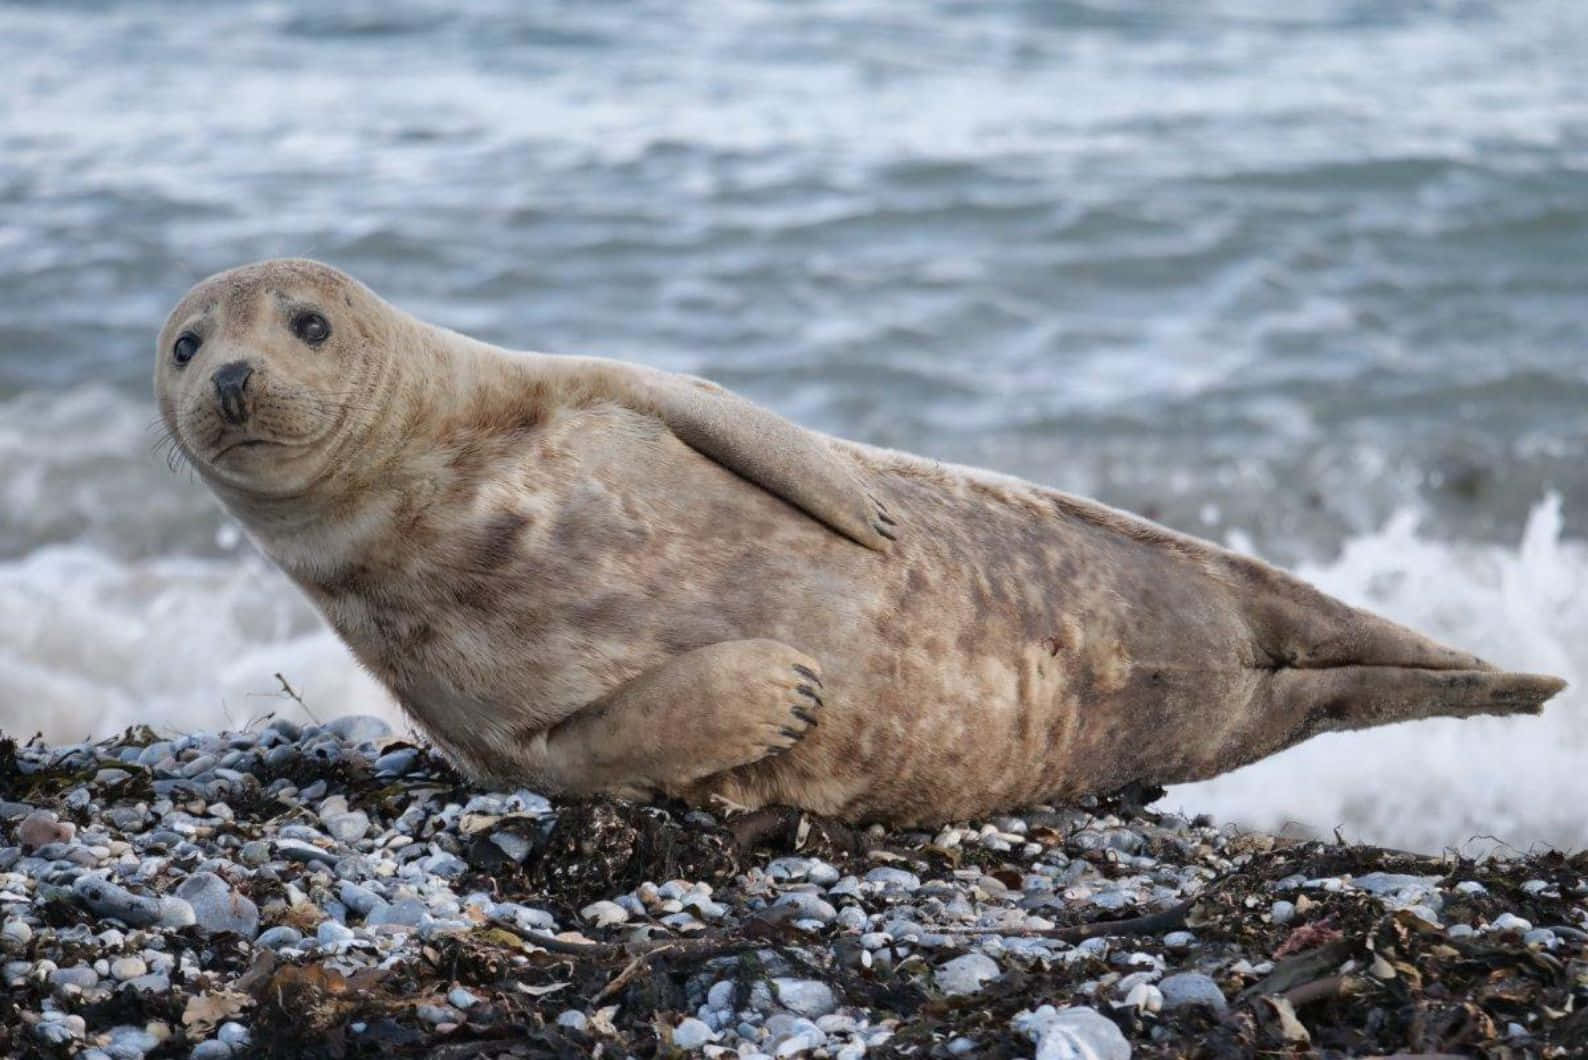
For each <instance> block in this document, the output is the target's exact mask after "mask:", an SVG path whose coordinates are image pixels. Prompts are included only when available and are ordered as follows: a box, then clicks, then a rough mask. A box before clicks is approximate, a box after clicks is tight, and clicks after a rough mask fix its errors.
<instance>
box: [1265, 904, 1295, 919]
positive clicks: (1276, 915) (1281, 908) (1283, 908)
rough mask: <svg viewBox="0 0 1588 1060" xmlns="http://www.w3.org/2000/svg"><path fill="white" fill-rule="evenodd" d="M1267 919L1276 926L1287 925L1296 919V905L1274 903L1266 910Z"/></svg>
mask: <svg viewBox="0 0 1588 1060" xmlns="http://www.w3.org/2000/svg"><path fill="white" fill-rule="evenodd" d="M1268 918H1269V919H1270V920H1272V921H1273V922H1274V923H1276V924H1288V923H1290V922H1291V921H1292V920H1294V919H1295V918H1296V903H1295V902H1285V901H1279V902H1275V903H1274V904H1273V906H1272V907H1270V908H1269V910H1268Z"/></svg>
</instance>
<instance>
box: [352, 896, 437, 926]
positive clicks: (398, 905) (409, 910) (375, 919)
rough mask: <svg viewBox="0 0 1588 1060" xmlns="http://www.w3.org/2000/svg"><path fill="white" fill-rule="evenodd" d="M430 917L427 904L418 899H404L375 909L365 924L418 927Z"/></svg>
mask: <svg viewBox="0 0 1588 1060" xmlns="http://www.w3.org/2000/svg"><path fill="white" fill-rule="evenodd" d="M429 915H430V910H429V909H427V908H426V907H425V903H423V902H421V901H419V899H417V898H404V899H402V900H401V901H398V902H392V903H391V904H390V905H384V906H380V907H379V908H377V909H375V910H374V911H373V912H371V913H370V914H369V916H368V918H367V919H366V920H365V923H367V924H369V925H370V926H371V927H374V926H375V925H377V924H405V925H407V926H408V927H417V926H418V925H419V922H420V920H422V919H423V918H424V917H426V916H429Z"/></svg>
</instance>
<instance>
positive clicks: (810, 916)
mask: <svg viewBox="0 0 1588 1060" xmlns="http://www.w3.org/2000/svg"><path fill="white" fill-rule="evenodd" d="M772 908H774V909H792V910H794V915H795V916H796V917H797V918H798V919H800V920H819V921H821V922H822V923H823V924H831V923H832V922H833V921H834V920H835V919H836V918H837V916H838V910H836V909H834V908H833V906H832V903H830V902H828V901H826V900H824V899H823V898H822V897H821V896H820V895H816V894H811V893H810V892H809V891H790V892H788V893H787V894H783V895H780V896H779V897H778V900H777V901H776V902H773V903H772Z"/></svg>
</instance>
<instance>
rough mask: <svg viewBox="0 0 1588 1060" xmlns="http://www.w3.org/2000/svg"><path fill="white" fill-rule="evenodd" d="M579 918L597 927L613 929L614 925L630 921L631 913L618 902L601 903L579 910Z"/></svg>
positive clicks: (591, 904) (594, 903) (593, 903)
mask: <svg viewBox="0 0 1588 1060" xmlns="http://www.w3.org/2000/svg"><path fill="white" fill-rule="evenodd" d="M579 918H580V919H581V920H588V921H590V922H591V923H593V924H594V925H595V926H596V927H598V928H600V927H611V926H612V925H613V924H622V923H625V922H627V920H628V919H629V911H628V910H627V909H624V908H623V907H622V906H621V905H618V904H617V903H616V902H608V901H604V900H603V901H600V902H591V903H590V904H589V905H587V906H585V907H584V908H583V909H581V910H579Z"/></svg>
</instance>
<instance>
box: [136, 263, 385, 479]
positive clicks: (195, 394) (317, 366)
mask: <svg viewBox="0 0 1588 1060" xmlns="http://www.w3.org/2000/svg"><path fill="white" fill-rule="evenodd" d="M393 320H394V317H393V314H392V313H391V312H390V309H389V307H387V306H385V304H384V303H383V302H381V301H380V299H379V298H377V297H376V296H375V295H374V294H373V293H372V292H370V291H369V289H368V288H366V287H364V286H363V285H362V284H360V283H359V282H358V281H356V280H354V279H352V278H351V277H349V276H346V275H344V274H343V273H341V272H338V271H337V270H335V269H333V268H331V267H329V266H327V265H321V264H319V263H318V262H313V261H303V260H296V259H286V260H279V261H265V262H260V263H258V264H255V265H246V266H243V267H242V268H238V269H232V270H230V271H228V272H222V273H218V274H217V275H215V276H212V277H210V278H209V279H207V280H204V281H203V282H202V283H200V284H198V285H197V286H196V287H194V288H193V289H192V290H191V291H189V292H188V294H187V295H186V297H184V298H183V299H182V301H181V302H180V303H179V304H178V305H177V307H176V309H174V310H173V311H172V312H171V316H170V318H169V319H167V321H166V323H165V327H164V328H163V329H162V330H161V332H160V339H159V344H158V346H157V347H156V351H155V373H154V388H155V395H156V397H157V399H158V401H159V405H160V415H161V417H162V418H163V419H164V420H165V425H166V427H167V429H169V430H170V431H171V434H172V436H173V438H174V439H175V440H176V443H177V444H178V445H179V446H180V447H181V449H182V452H183V453H184V454H185V455H186V456H187V457H188V459H189V460H190V461H192V463H193V465H194V467H196V468H197V469H198V470H199V472H200V474H202V475H203V476H204V477H205V478H206V479H207V480H209V482H210V483H211V485H212V486H214V487H216V488H218V489H219V490H221V492H222V494H223V496H224V495H225V494H226V493H228V492H230V493H232V494H234V495H241V496H246V497H259V498H265V497H277V496H291V495H296V494H301V493H303V492H304V491H306V490H308V489H310V488H311V487H312V486H313V485H314V484H315V483H316V482H318V481H320V480H321V479H323V478H325V477H326V476H327V475H328V474H330V473H331V472H332V471H333V470H334V468H335V463H336V458H337V454H338V452H339V451H341V450H342V449H343V448H344V447H345V446H346V445H348V444H349V443H350V442H351V443H355V444H356V440H357V438H358V436H359V434H360V433H361V432H363V431H366V430H368V428H369V425H370V421H371V419H372V410H373V409H374V408H375V407H377V406H378V403H379V395H380V394H381V393H382V392H383V390H384V388H385V384H387V383H388V382H389V381H388V380H387V379H386V378H385V375H386V367H387V365H388V363H389V361H390V358H389V357H387V356H383V351H385V350H387V349H389V348H390V343H391V340H392V336H391V335H388V334H384V333H382V332H383V331H386V330H390V328H391V327H392V326H393V324H392V321H393Z"/></svg>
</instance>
